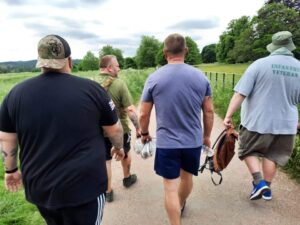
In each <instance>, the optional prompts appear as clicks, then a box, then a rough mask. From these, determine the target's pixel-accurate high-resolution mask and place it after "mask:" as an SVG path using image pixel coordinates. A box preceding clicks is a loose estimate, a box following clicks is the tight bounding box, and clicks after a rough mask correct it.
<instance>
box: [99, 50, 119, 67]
mask: <svg viewBox="0 0 300 225" xmlns="http://www.w3.org/2000/svg"><path fill="white" fill-rule="evenodd" d="M105 55H114V56H116V57H117V60H118V62H119V65H120V68H124V57H123V53H122V50H121V49H118V48H113V47H112V46H110V45H106V46H104V47H102V48H101V50H100V51H99V58H100V59H101V58H102V57H103V56H105Z"/></svg>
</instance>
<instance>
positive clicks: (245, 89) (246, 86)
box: [234, 64, 257, 96]
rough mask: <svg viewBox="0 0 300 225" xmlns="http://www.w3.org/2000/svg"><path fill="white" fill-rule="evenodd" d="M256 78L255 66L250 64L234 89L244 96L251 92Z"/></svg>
mask: <svg viewBox="0 0 300 225" xmlns="http://www.w3.org/2000/svg"><path fill="white" fill-rule="evenodd" d="M256 78H257V66H256V64H252V65H250V66H249V67H248V69H247V70H246V72H245V73H244V75H243V76H242V77H241V79H240V80H239V82H238V83H237V84H236V86H235V87H234V91H235V92H238V93H240V94H242V95H244V96H248V95H250V94H251V92H252V90H253V88H254V86H255V82H256Z"/></svg>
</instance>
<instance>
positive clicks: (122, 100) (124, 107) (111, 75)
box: [95, 55, 140, 202]
mask: <svg viewBox="0 0 300 225" xmlns="http://www.w3.org/2000/svg"><path fill="white" fill-rule="evenodd" d="M119 71H120V67H119V63H118V60H117V58H116V57H115V56H114V55H106V56H103V57H102V58H101V61H100V75H98V76H97V77H95V80H96V81H97V82H99V83H100V84H101V86H103V87H104V88H105V89H106V90H107V92H108V94H109V95H110V97H111V98H112V100H113V102H114V104H115V106H116V111H117V113H118V117H119V118H120V121H121V123H122V127H123V131H124V147H123V148H124V151H125V157H124V159H123V160H121V163H122V167H123V174H124V179H123V185H124V187H130V186H131V185H132V184H134V183H135V182H136V180H137V176H136V175H135V174H131V173H130V165H131V155H130V152H129V150H130V140H131V134H130V128H129V126H128V120H127V118H128V117H129V118H130V120H131V122H132V123H133V125H134V127H135V129H136V135H137V136H140V135H139V129H140V128H139V123H138V116H137V113H136V108H135V106H134V105H133V101H132V97H131V95H130V93H129V90H128V88H127V86H126V84H125V82H124V81H122V80H121V79H119V78H118V73H119ZM105 144H106V167H107V174H108V188H107V192H106V201H107V202H112V201H113V189H112V182H111V181H112V170H111V159H112V157H111V148H112V145H111V142H110V141H109V139H108V138H106V140H105Z"/></svg>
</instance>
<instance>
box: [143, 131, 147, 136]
mask: <svg viewBox="0 0 300 225" xmlns="http://www.w3.org/2000/svg"><path fill="white" fill-rule="evenodd" d="M141 135H142V136H148V135H149V131H147V132H145V133H143V132H141Z"/></svg>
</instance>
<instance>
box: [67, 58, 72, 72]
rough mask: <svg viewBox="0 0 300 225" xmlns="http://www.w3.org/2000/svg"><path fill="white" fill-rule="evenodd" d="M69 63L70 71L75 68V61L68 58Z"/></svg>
mask: <svg viewBox="0 0 300 225" xmlns="http://www.w3.org/2000/svg"><path fill="white" fill-rule="evenodd" d="M68 63H69V67H70V69H72V68H73V60H72V58H71V57H69V58H68Z"/></svg>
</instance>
